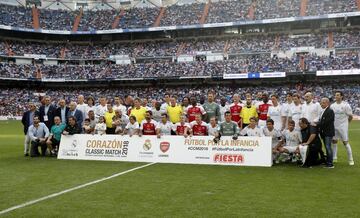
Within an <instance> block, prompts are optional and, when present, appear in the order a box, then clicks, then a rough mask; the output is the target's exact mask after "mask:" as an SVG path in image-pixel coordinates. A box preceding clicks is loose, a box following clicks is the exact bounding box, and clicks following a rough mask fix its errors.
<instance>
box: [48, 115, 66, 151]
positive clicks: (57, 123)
mask: <svg viewBox="0 0 360 218" xmlns="http://www.w3.org/2000/svg"><path fill="white" fill-rule="evenodd" d="M65 127H66V124H65V123H62V122H61V119H60V117H58V116H56V117H54V125H53V126H52V127H51V130H50V135H49V137H48V138H47V141H46V144H47V147H48V149H49V151H50V155H51V156H56V155H57V152H58V150H59V146H60V140H61V134H62V133H63V131H64V129H65Z"/></svg>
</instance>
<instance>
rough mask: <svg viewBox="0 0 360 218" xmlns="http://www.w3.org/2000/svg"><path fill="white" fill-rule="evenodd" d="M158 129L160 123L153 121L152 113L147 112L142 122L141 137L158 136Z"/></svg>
mask: <svg viewBox="0 0 360 218" xmlns="http://www.w3.org/2000/svg"><path fill="white" fill-rule="evenodd" d="M135 117H136V116H135ZM136 119H137V118H136ZM157 128H158V123H157V122H156V121H155V120H153V119H152V112H151V111H146V113H145V119H144V120H143V121H141V123H140V131H139V136H142V135H156V129H157Z"/></svg>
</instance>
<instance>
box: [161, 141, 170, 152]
mask: <svg viewBox="0 0 360 218" xmlns="http://www.w3.org/2000/svg"><path fill="white" fill-rule="evenodd" d="M169 148H170V143H169V142H160V150H161V151H162V152H163V153H166V152H167V151H168V150H169Z"/></svg>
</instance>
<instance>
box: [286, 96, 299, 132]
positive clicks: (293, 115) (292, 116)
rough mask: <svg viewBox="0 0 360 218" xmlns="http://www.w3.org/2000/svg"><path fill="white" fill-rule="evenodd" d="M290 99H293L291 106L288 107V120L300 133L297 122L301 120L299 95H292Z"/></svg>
mask: <svg viewBox="0 0 360 218" xmlns="http://www.w3.org/2000/svg"><path fill="white" fill-rule="evenodd" d="M292 98H293V104H292V105H290V108H289V113H288V119H289V120H293V121H294V122H295V130H297V131H300V126H299V120H300V118H301V113H302V104H301V99H300V95H298V94H293V96H292Z"/></svg>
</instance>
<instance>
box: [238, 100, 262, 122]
mask: <svg viewBox="0 0 360 218" xmlns="http://www.w3.org/2000/svg"><path fill="white" fill-rule="evenodd" d="M240 117H241V125H240V127H241V129H243V128H245V127H247V126H248V125H249V124H250V117H255V118H257V117H258V113H257V112H256V107H255V105H253V104H252V99H251V97H250V96H248V97H247V98H246V103H245V105H243V107H242V109H241V112H240Z"/></svg>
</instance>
